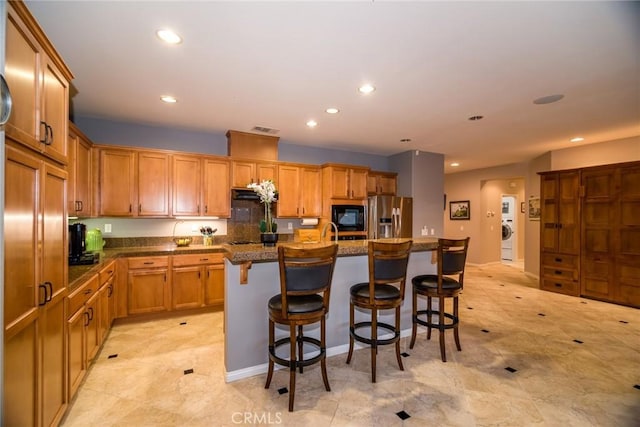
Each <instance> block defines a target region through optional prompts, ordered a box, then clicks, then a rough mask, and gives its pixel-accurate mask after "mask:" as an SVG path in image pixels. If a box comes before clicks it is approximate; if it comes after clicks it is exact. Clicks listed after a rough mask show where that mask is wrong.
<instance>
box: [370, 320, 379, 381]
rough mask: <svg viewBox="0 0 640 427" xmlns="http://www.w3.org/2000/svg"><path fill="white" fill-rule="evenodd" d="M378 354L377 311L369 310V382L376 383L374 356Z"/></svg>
mask: <svg viewBox="0 0 640 427" xmlns="http://www.w3.org/2000/svg"><path fill="white" fill-rule="evenodd" d="M377 354H378V310H376V309H375V308H373V309H371V382H372V383H375V382H376V355H377Z"/></svg>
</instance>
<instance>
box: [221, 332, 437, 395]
mask: <svg viewBox="0 0 640 427" xmlns="http://www.w3.org/2000/svg"><path fill="white" fill-rule="evenodd" d="M411 331H412V328H407V329H403V330H401V331H400V337H401V338H405V337H410V336H411ZM419 333H421V332H419ZM425 333H426V332H425ZM391 337H392V334H384V335H382V336H380V337H379V338H381V339H386V338H391ZM363 348H368V346H367V345H365V344H362V343H359V342H356V343H355V345H354V350H360V349H363ZM348 352H349V344H341V345H337V346H335V347H330V348H327V357H333V356H339V355H341V354H345V353H348ZM312 353H313V352H309V354H312ZM306 354H307V353H305V355H306ZM284 368H285V367H284V366H280V365H275V370H279V369H284ZM268 369H269V363H263V364H261V365H256V366H249V367H248V368H242V369H237V370H235V371H230V372H226V371H225V373H224V376H225V382H227V383H232V382H234V381H239V380H243V379H245V378H250V377H254V376H256V375H262V374H266V373H267V370H268Z"/></svg>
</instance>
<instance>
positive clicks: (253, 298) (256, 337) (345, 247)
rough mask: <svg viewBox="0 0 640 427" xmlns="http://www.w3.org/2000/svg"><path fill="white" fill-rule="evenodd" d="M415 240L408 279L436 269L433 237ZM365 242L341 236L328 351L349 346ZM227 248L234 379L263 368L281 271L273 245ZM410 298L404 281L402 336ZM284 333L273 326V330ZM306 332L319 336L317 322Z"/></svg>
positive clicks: (363, 274)
mask: <svg viewBox="0 0 640 427" xmlns="http://www.w3.org/2000/svg"><path fill="white" fill-rule="evenodd" d="M413 242H414V243H413V247H412V252H411V256H410V257H409V266H408V271H407V280H408V281H409V283H410V278H411V277H413V276H416V275H418V274H425V273H435V272H436V266H435V264H433V263H432V252H431V251H433V250H435V249H436V247H437V239H435V238H416V239H413ZM290 244H293V245H305V246H309V245H322V243H318V244H308V243H290ZM367 245H368V241H367V240H359V241H340V242H339V251H338V260H337V262H336V266H335V270H334V274H333V282H332V288H331V302H330V306H329V314H328V316H327V326H326V327H327V355H328V356H333V355H337V354H342V353H346V352H347V351H348V348H349V288H350V287H351V286H352V285H353V284H355V283H360V282H366V281H368V280H369V279H368V272H369V268H368V258H367ZM224 246H227V245H224ZM225 249H226V260H225V272H226V277H225V307H224V311H225V379H226V381H227V382H232V381H236V380H239V379H242V378H246V377H250V376H253V375H258V374H262V373H265V372H266V371H267V362H268V334H267V327H268V315H267V301H268V300H269V298H271V297H272V296H274V295H276V294H278V293H280V276H279V270H278V253H277V249H276V248H265V247H263V246H262V245H259V244H255V245H237V246H228V247H225ZM243 282H246V283H244V284H243ZM410 298H411V287H410V286H407V289H406V290H405V303H404V305H403V307H402V311H401V325H402V336H407V335H409V334H410V332H411V303H410ZM357 316H358V313H356V318H357ZM380 319H381V321H390V322H392V319H393V310H389V311H386V312H385V311H383V312H381V314H380ZM286 333H287V331H284V330H280V331H279V330H276V335H277V336H280V335H285V334H286ZM307 333H308V334H309V336H318V335H319V327H318V326H317V325H314V326H309V327H308V329H307V328H305V334H307Z"/></svg>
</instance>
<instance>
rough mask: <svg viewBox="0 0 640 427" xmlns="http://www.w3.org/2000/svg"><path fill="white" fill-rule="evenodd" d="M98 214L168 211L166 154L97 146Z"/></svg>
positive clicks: (152, 214) (161, 213)
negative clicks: (98, 170)
mask: <svg viewBox="0 0 640 427" xmlns="http://www.w3.org/2000/svg"><path fill="white" fill-rule="evenodd" d="M99 159H100V160H99V164H100V166H99V169H100V178H99V181H100V182H99V186H100V210H99V214H100V215H101V216H132V217H136V216H138V217H140V216H146V217H166V216H168V215H169V155H168V154H166V153H163V152H154V151H135V150H128V149H120V148H113V149H112V148H106V147H101V148H100V155H99Z"/></svg>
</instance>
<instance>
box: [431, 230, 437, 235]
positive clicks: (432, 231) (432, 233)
mask: <svg viewBox="0 0 640 427" xmlns="http://www.w3.org/2000/svg"><path fill="white" fill-rule="evenodd" d="M435 234H436V230H435V228H432V229H431V235H432V236H434V235H435Z"/></svg>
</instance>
